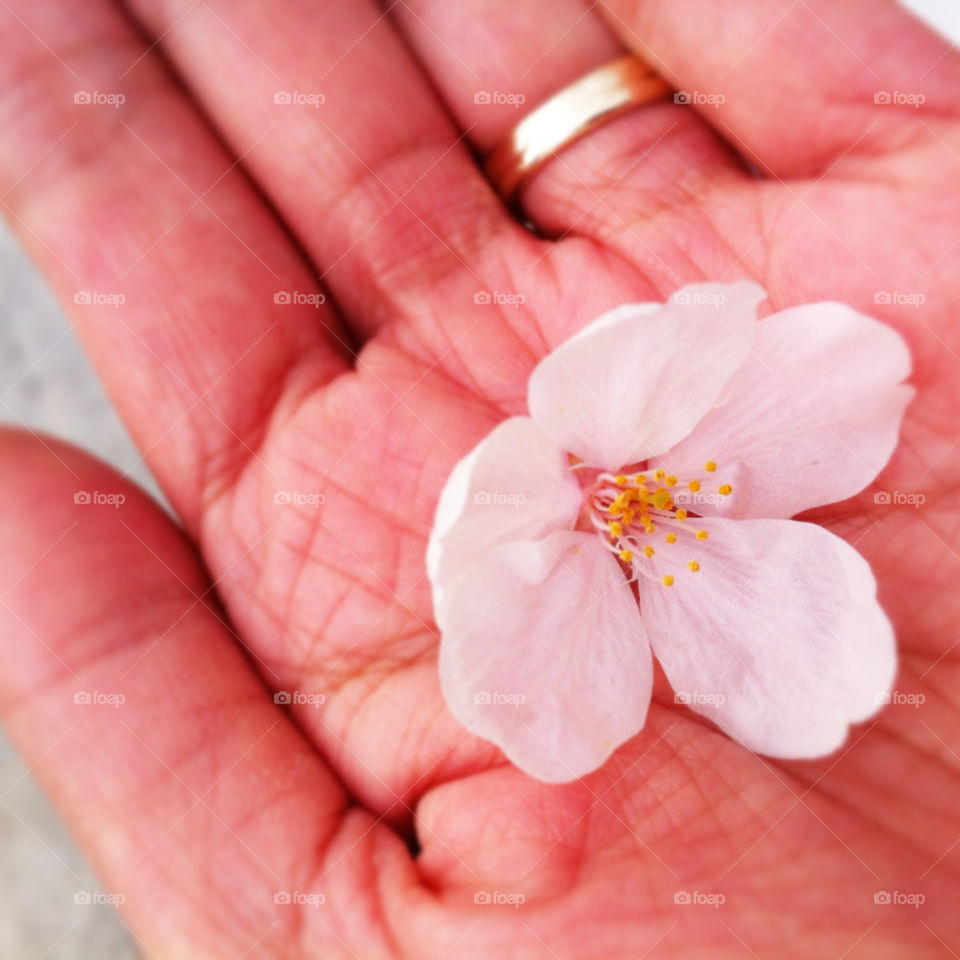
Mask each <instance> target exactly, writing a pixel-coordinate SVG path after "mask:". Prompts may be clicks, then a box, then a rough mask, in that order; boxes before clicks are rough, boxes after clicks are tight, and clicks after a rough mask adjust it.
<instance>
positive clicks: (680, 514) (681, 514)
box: [677, 507, 687, 520]
mask: <svg viewBox="0 0 960 960" xmlns="http://www.w3.org/2000/svg"><path fill="white" fill-rule="evenodd" d="M677 519H678V520H686V519H687V511H686V510H684V509H683V507H681V508H680V509H679V510H678V511H677Z"/></svg>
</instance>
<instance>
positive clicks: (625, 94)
mask: <svg viewBox="0 0 960 960" xmlns="http://www.w3.org/2000/svg"><path fill="white" fill-rule="evenodd" d="M669 91H670V85H669V84H668V83H667V82H666V80H664V79H663V77H661V76H660V75H659V74H657V73H654V72H653V70H652V69H651V68H650V67H649V65H648V64H647V63H645V62H644V61H643V60H642V59H641V58H640V57H637V56H635V55H633V54H631V55H630V56H627V57H621V58H620V59H618V60H612V61H611V62H610V63H607V64H604V65H603V66H602V67H598V68H597V69H596V70H593V71H591V72H590V73H588V74H587V75H586V76H583V77H581V78H580V79H579V80H576V81H574V82H573V83H571V84H570V86H568V87H565V88H564V89H563V90H561V91H560V92H559V93H557V94H554V95H553V96H552V97H551V98H550V99H549V100H547V101H545V102H544V103H542V104H540V106H539V107H537V108H536V109H534V110H533V111H532V112H531V113H529V114H527V116H526V117H524V118H523V120H521V121H520V123H518V124H517V125H516V126H515V127H514V128H513V130H512V131H511V132H510V133H509V134H508V135H507V137H506V138H504V139H503V140H502V141H501V142H500V143H499V144H498V145H497V146H496V147H494V149H493V150H491V151H490V153H489V154H488V155H487V159H486V162H485V164H484V169H485V172H486V174H487V177H488V178H489V180H490V182H491V183H492V184H493V185H494V187H495V188H496V190H497V192H498V193H499V194H500V196H501V197H503V199H504V200H505V201H506V202H507V203H512V202H513V200H514V199H515V197H516V194H517V192H518V190H519V189H520V187H521V186H522V185H523V184H524V182H525V181H526V180H528V179H529V178H530V176H532V175H533V174H534V173H535V172H536V171H537V170H538V169H539V168H540V167H542V166H543V164H545V163H546V162H547V161H548V160H549V159H550V158H551V157H555V156H556V155H557V154H558V153H560V151H561V150H563V149H565V148H566V147H568V146H569V145H570V144H571V143H573V142H574V141H576V140H579V139H580V137H582V136H584V134H587V133H589V132H590V131H591V130H595V129H596V128H597V127H598V126H600V125H601V124H604V123H606V122H607V121H608V120H612V119H613V118H614V117H618V116H620V114H622V113H626V112H627V111H628V110H632V109H633V108H634V107H639V106H643V105H644V104H646V103H650V102H651V101H653V100H659V99H660V98H661V97H662V96H663V95H664V94H666V93H668V92H669Z"/></svg>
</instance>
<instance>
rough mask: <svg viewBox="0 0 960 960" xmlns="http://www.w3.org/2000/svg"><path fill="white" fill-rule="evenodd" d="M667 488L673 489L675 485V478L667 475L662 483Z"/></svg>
mask: <svg viewBox="0 0 960 960" xmlns="http://www.w3.org/2000/svg"><path fill="white" fill-rule="evenodd" d="M664 482H665V483H666V485H667V486H668V487H673V486H675V485H676V483H677V478H676V477H675V476H674V475H673V474H672V473H668V474H667V479H666V480H665V481H664Z"/></svg>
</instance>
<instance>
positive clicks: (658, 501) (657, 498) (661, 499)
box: [653, 489, 673, 510]
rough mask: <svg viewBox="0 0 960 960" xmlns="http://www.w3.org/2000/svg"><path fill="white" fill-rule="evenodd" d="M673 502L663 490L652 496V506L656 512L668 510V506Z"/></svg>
mask: <svg viewBox="0 0 960 960" xmlns="http://www.w3.org/2000/svg"><path fill="white" fill-rule="evenodd" d="M672 502H673V498H672V497H671V496H670V494H669V492H668V491H666V490H663V489H660V490H657V491H656V492H655V493H654V495H653V505H654V506H655V507H656V508H657V509H658V510H669V509H670V504H671V503H672Z"/></svg>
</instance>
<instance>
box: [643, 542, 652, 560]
mask: <svg viewBox="0 0 960 960" xmlns="http://www.w3.org/2000/svg"><path fill="white" fill-rule="evenodd" d="M643 555H644V556H645V557H652V556H653V547H651V546H650V544H647V545H646V546H645V547H644V548H643Z"/></svg>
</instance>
